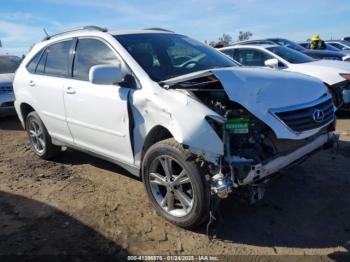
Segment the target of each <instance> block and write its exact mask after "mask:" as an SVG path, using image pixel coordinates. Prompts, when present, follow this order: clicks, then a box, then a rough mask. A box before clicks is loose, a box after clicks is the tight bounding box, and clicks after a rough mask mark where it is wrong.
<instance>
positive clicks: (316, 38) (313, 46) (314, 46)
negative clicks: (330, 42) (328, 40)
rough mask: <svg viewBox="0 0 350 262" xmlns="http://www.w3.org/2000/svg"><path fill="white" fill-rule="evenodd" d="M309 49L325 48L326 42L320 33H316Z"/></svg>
mask: <svg viewBox="0 0 350 262" xmlns="http://www.w3.org/2000/svg"><path fill="white" fill-rule="evenodd" d="M308 48H309V49H325V48H326V44H325V42H324V41H323V40H322V39H321V38H320V36H319V35H314V36H313V37H312V38H311V41H310V43H309V47H308Z"/></svg>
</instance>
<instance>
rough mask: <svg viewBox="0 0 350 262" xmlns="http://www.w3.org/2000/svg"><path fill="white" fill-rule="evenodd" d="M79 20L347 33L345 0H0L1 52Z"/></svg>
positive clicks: (206, 36)
mask: <svg viewBox="0 0 350 262" xmlns="http://www.w3.org/2000/svg"><path fill="white" fill-rule="evenodd" d="M80 25H99V26H103V27H107V28H109V29H140V28H147V27H162V28H167V29H171V30H173V31H175V32H178V33H181V34H186V35H189V36H192V37H194V38H196V39H199V40H201V41H204V40H208V41H211V40H217V39H218V37H219V36H221V35H222V34H223V33H227V34H231V35H232V36H233V38H234V39H236V38H237V35H238V32H239V31H240V30H249V31H251V32H252V33H253V38H260V37H272V36H281V37H286V38H289V39H292V40H296V41H302V40H306V39H307V38H309V37H310V36H311V35H313V34H315V33H319V34H320V35H321V37H322V38H324V39H325V38H331V37H333V38H340V37H342V36H345V35H350V0H332V1H330V0H317V1H316V0H292V1H288V0H216V1H215V0H202V1H199V0H198V1H197V0H173V1H166V0H163V1H161V0H157V1H156V0H149V1H146V0H138V1H136V0H135V1H133V0H10V1H9V0H1V4H0V40H1V41H2V45H3V47H2V48H0V53H4V52H8V53H11V54H17V55H20V54H25V53H27V51H28V49H29V47H30V46H31V45H32V44H33V43H35V42H37V41H39V40H41V39H42V38H43V37H44V33H43V30H42V28H46V30H47V31H48V32H49V33H54V32H58V31H61V30H63V29H66V28H70V27H75V26H80Z"/></svg>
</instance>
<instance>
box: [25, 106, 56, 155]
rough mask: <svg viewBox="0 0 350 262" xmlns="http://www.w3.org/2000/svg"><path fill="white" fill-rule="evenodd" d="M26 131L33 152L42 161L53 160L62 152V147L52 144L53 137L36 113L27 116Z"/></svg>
mask: <svg viewBox="0 0 350 262" xmlns="http://www.w3.org/2000/svg"><path fill="white" fill-rule="evenodd" d="M26 131H27V135H28V138H29V141H30V145H31V147H32V150H33V151H34V153H35V154H36V155H37V156H38V157H40V158H41V159H51V158H53V157H55V156H56V155H57V154H59V153H60V152H61V147H59V146H55V145H53V144H52V140H51V137H50V135H49V133H48V132H47V129H46V127H45V125H44V123H43V122H42V121H41V119H40V117H39V115H38V114H37V113H36V112H30V113H29V114H28V115H27V118H26Z"/></svg>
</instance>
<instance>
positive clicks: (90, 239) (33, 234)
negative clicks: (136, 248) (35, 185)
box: [0, 191, 128, 261]
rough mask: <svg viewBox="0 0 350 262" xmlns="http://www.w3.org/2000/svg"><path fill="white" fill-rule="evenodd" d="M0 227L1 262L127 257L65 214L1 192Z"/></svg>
mask: <svg viewBox="0 0 350 262" xmlns="http://www.w3.org/2000/svg"><path fill="white" fill-rule="evenodd" d="M0 228H1V230H0V258H1V260H2V258H5V260H6V259H8V261H19V260H22V261H38V259H40V258H42V259H43V260H50V261H71V260H73V259H74V260H75V259H78V260H79V261H119V260H120V261H124V260H126V258H127V256H128V253H127V251H126V250H125V249H123V248H122V247H120V246H119V245H118V244H116V243H115V242H113V241H111V240H109V239H107V238H105V237H104V236H102V235H101V234H99V233H98V232H96V231H94V230H93V229H91V228H90V227H88V226H86V225H84V224H82V223H81V222H80V221H78V220H76V219H75V218H73V217H71V216H69V215H68V214H65V213H63V212H62V211H60V210H57V209H56V208H54V207H52V206H49V205H47V204H45V203H42V202H38V201H35V200H33V199H28V198H25V197H23V196H19V195H14V194H10V193H7V192H2V191H0ZM78 260H77V261H78Z"/></svg>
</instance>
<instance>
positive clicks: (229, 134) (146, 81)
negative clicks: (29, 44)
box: [14, 27, 337, 228]
mask: <svg viewBox="0 0 350 262" xmlns="http://www.w3.org/2000/svg"><path fill="white" fill-rule="evenodd" d="M14 89H15V94H16V102H15V107H16V110H17V113H18V115H19V118H20V120H21V122H22V124H23V126H24V127H25V129H26V130H27V133H28V136H29V139H30V142H31V145H32V148H33V151H34V152H35V154H37V155H38V156H39V157H41V158H43V159H48V158H51V157H53V156H54V155H56V154H57V153H58V152H60V151H61V147H62V146H65V147H71V148H76V149H78V150H82V151H85V152H88V153H91V154H94V155H97V156H99V157H102V158H104V159H107V160H110V161H112V162H114V163H117V164H119V165H121V166H122V167H124V168H125V169H127V170H128V171H130V172H131V173H132V174H134V175H136V176H140V177H142V180H143V182H144V184H145V188H146V192H147V193H148V196H149V198H150V201H151V202H152V204H153V206H154V207H155V209H156V210H157V211H158V213H160V214H161V215H162V216H163V217H165V218H166V219H168V220H169V221H171V222H173V223H174V224H176V225H179V226H181V227H185V228H189V227H194V226H196V225H199V224H200V223H201V222H204V221H205V219H206V218H208V214H209V212H208V211H209V208H210V207H209V206H210V205H209V204H210V201H211V200H212V199H214V198H217V197H219V198H225V197H227V196H228V194H229V193H230V192H232V191H233V190H236V188H237V187H245V188H248V189H252V190H250V192H252V195H251V197H252V199H257V198H260V197H261V196H262V192H263V188H264V187H263V185H264V183H265V182H266V181H267V179H268V178H269V177H270V175H272V174H274V173H276V172H278V171H279V170H280V169H282V168H285V167H288V166H290V165H291V164H295V163H296V162H298V161H300V160H303V159H304V158H305V157H307V156H309V155H310V154H311V153H313V152H315V151H316V150H318V149H320V148H322V147H325V146H327V145H332V144H333V142H334V141H335V140H336V139H337V137H336V136H335V135H334V134H333V132H332V131H333V130H334V123H335V116H334V109H335V108H334V105H333V103H332V99H331V96H330V95H329V93H328V92H327V88H326V87H325V86H324V85H323V84H322V83H321V82H320V81H318V80H317V79H314V78H310V77H308V76H304V75H301V74H296V73H290V72H282V71H272V70H267V69H256V68H241V67H240V66H239V65H237V64H236V63H235V62H234V61H232V60H231V59H229V58H228V57H226V55H224V54H222V53H220V52H219V51H216V50H215V49H213V48H210V47H208V46H206V45H204V44H202V43H200V42H197V41H195V40H193V39H191V38H189V37H186V36H183V35H179V34H175V33H172V32H169V31H165V30H159V29H152V30H150V29H149V30H140V31H127V32H108V31H106V30H102V29H100V28H97V27H84V28H81V29H77V30H72V31H69V32H64V33H61V34H57V35H55V36H51V37H47V39H45V40H43V41H42V42H40V43H38V44H37V45H35V46H34V48H33V49H32V50H31V52H30V53H29V54H28V55H27V57H26V58H25V59H24V61H23V62H22V64H21V66H20V67H19V69H18V71H17V74H16V76H15V80H14Z"/></svg>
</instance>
